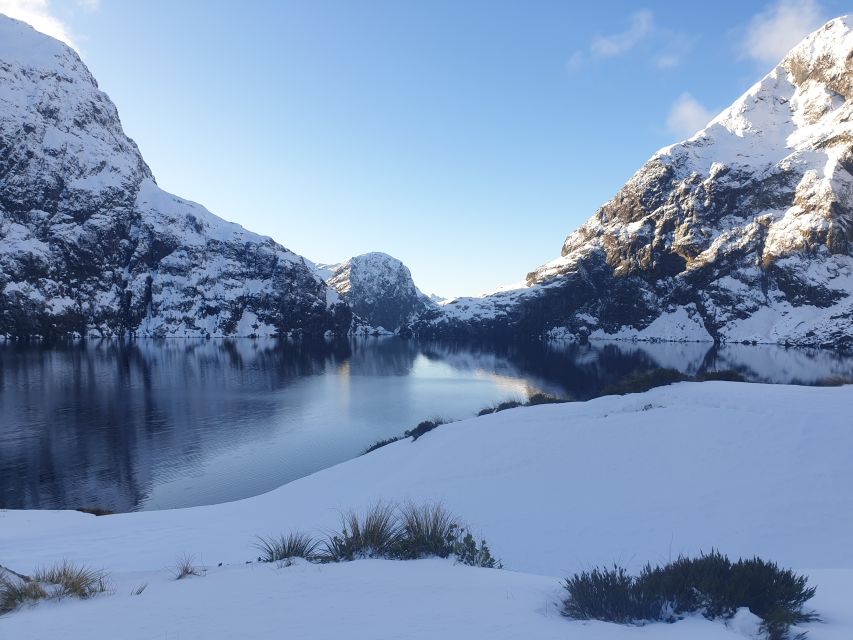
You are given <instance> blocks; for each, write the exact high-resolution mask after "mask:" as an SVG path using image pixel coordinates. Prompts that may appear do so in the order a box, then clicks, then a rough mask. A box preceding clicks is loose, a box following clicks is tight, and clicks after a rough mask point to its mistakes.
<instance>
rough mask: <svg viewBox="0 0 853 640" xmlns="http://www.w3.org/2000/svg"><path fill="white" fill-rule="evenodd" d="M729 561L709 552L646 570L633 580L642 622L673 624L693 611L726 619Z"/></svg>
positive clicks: (730, 566) (680, 558)
mask: <svg viewBox="0 0 853 640" xmlns="http://www.w3.org/2000/svg"><path fill="white" fill-rule="evenodd" d="M731 569H732V563H731V561H730V560H729V559H728V558H727V557H725V556H724V555H722V554H721V553H719V552H718V551H711V553H708V554H704V553H703V554H701V555H700V556H699V557H698V558H684V557H679V558H678V559H677V560H674V561H673V562H670V563H669V564H667V565H665V566H663V567H652V566H651V565H646V567H645V568H644V569H643V570H642V571H641V572H640V575H639V576H638V577H637V578H636V579H635V587H634V588H635V591H636V593H637V597H638V602H642V603H643V605H644V607H643V610H642V611H640V612H638V613H642V614H643V619H648V620H661V619H664V620H673V619H675V618H676V617H678V616H681V615H683V614H685V613H690V612H693V611H702V612H703V613H705V615H706V617H708V618H718V617H721V616H730V615H733V614H734V610H729V608H728V607H727V605H726V603H725V602H724V600H725V598H723V597H721V596H722V594H725V592H726V590H727V588H728V587H727V585H728V583H729V581H730V579H731Z"/></svg>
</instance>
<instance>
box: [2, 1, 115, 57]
mask: <svg viewBox="0 0 853 640" xmlns="http://www.w3.org/2000/svg"><path fill="white" fill-rule="evenodd" d="M72 4H73V5H74V6H75V7H78V8H82V9H85V10H87V11H95V10H96V9H98V7H99V6H100V0H73V3H72ZM0 13H3V14H6V15H7V16H9V17H10V18H16V19H17V20H23V21H24V22H26V23H28V24H30V25H31V26H32V27H33V28H34V29H36V30H38V31H41V32H42V33H46V34H47V35H49V36H53V37H54V38H56V39H57V40H62V42H64V43H65V44H67V45H69V46H70V47H74V48H75V49H77V48H78V47H77V43H76V42H75V39H74V37H73V36H72V34H71V30H70V29H69V27H68V25H67V24H66V23H65V21H64V20H62V19H61V18H59V16H58V15H57V12H56V11H55V8H54V6H53V5H52V4H51V2H50V0H0Z"/></svg>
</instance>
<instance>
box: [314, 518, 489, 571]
mask: <svg viewBox="0 0 853 640" xmlns="http://www.w3.org/2000/svg"><path fill="white" fill-rule="evenodd" d="M322 545H323V550H322V551H321V552H320V553H318V554H316V555H315V556H314V559H316V560H319V561H321V562H345V561H350V560H357V559H361V558H389V559H395V560H414V559H418V558H430V557H437V558H449V557H455V558H456V560H457V561H458V562H460V563H462V564H467V565H471V566H476V567H489V568H494V567H498V568H500V566H501V564H500V562H499V561H498V560H497V559H495V558H494V557H493V556H492V554H491V550H490V549H489V547H488V545H487V544H486V541H485V540H480V542H479V544H478V543H477V542H476V540H475V539H474V536H473V535H472V534H471V532H470V531H469V530H468V529H467V528H465V527H463V526H462V525H461V524H460V523H459V520H458V518H457V517H456V516H454V515H453V514H452V513H450V512H449V511H447V509H445V508H444V506H443V505H441V504H439V503H431V504H422V505H418V504H414V503H406V504H405V505H403V506H402V507H400V506H396V505H393V504H384V503H381V502H379V503H377V504H376V505H374V506H372V507H370V508H368V509H367V510H366V511H365V512H364V513H362V514H359V513H357V512H355V511H348V512H347V513H345V514H343V515H342V516H341V528H340V531H338V532H336V533H333V534H331V535H330V536H329V537H328V538H327V539H326V540H325V541H324V542H323V543H322Z"/></svg>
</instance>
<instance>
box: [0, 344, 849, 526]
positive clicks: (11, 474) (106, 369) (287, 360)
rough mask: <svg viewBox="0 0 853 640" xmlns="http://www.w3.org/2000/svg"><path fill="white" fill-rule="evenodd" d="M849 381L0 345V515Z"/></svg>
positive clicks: (771, 362) (230, 348) (751, 351)
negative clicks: (526, 419) (626, 406)
mask: <svg viewBox="0 0 853 640" xmlns="http://www.w3.org/2000/svg"><path fill="white" fill-rule="evenodd" d="M657 367H671V368H675V369H679V370H681V371H683V372H685V373H689V374H695V373H698V372H703V371H715V370H729V369H735V370H738V371H739V372H741V373H742V374H743V375H744V376H745V377H746V378H747V379H749V380H753V381H762V382H786V383H790V382H794V383H803V384H814V383H817V382H819V381H821V380H825V379H827V378H833V377H848V378H850V377H853V358H851V357H849V356H847V357H845V356H842V355H840V354H836V353H833V352H828V351H819V350H815V351H808V350H797V349H785V348H781V347H769V346H760V345H759V346H745V345H723V346H714V345H711V344H698V343H688V344H632V343H614V342H609V343H594V344H592V345H583V346H582V345H575V344H562V343H550V344H541V343H536V344H525V345H520V344H512V345H471V344H467V345H457V344H444V343H420V342H417V341H411V340H403V339H398V338H385V339H364V340H358V341H351V342H343V343H338V344H327V343H321V344H315V345H305V344H303V345H297V344H293V343H288V342H285V341H276V340H249V339H243V340H199V341H193V340H173V341H164V342H158V341H136V342H132V343H122V342H118V341H104V342H89V343H87V344H69V345H61V346H57V345H52V346H48V345H19V344H0V508H76V507H83V506H85V507H94V506H97V507H102V508H107V509H110V510H114V511H132V510H137V509H165V508H172V507H183V506H190V505H199V504H211V503H216V502H223V501H226V500H235V499H239V498H243V497H247V496H251V495H256V494H259V493H262V492H264V491H268V490H270V489H273V488H275V487H278V486H280V485H282V484H284V483H285V482H288V481H290V480H294V479H296V478H299V477H301V476H304V475H306V474H309V473H311V472H313V471H316V470H318V469H322V468H324V467H328V466H330V465H333V464H335V463H337V462H341V461H343V460H346V459H348V458H351V457H353V456H356V455H358V454H359V453H360V452H361V451H362V450H363V449H364V448H365V447H366V446H368V445H369V444H371V443H372V442H375V441H376V440H379V439H382V438H387V437H388V436H391V435H398V434H400V433H401V432H402V431H403V430H405V429H406V428H409V427H411V426H413V425H414V424H416V423H417V422H419V421H421V420H424V419H428V418H431V417H434V416H442V417H444V418H448V419H456V418H464V417H468V416H471V415H473V414H474V413H476V411H477V410H478V409H480V408H482V407H485V406H489V405H492V404H494V403H496V402H498V401H501V400H506V399H510V398H516V399H525V398H527V397H528V396H529V395H530V394H532V393H536V392H540V391H541V392H545V393H549V394H552V395H558V396H561V397H566V398H572V399H579V400H580V399H587V398H590V397H594V396H595V395H597V394H600V392H601V390H602V388H604V387H605V386H606V385H608V384H612V383H614V382H617V381H619V380H621V379H623V378H625V377H626V376H628V375H631V374H633V373H637V372H642V371H646V370H650V369H654V368H657Z"/></svg>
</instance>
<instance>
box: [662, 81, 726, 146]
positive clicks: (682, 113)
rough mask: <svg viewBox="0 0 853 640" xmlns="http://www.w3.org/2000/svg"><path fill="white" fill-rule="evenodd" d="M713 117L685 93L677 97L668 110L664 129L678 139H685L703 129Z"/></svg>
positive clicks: (711, 113)
mask: <svg viewBox="0 0 853 640" xmlns="http://www.w3.org/2000/svg"><path fill="white" fill-rule="evenodd" d="M713 117H714V114H713V112H711V111H710V110H709V109H707V108H705V107H704V106H703V105H702V104H701V103H700V102H699V101H698V100H696V98H694V97H693V96H692V95H690V94H689V93H687V92H685V93H682V94H681V95H680V96H678V98H676V100H675V102H673V103H672V106H671V107H670V108H669V114H668V115H667V117H666V128H667V130H668V131H669V132H670V133H672V134H675V135H676V136H678V137H679V138H687V137H689V136H692V135H693V134H694V133H696V132H697V131H699V130H700V129H702V128H704V127H705V125H706V124H708V123H709V122H710V121H711V120H712V119H713Z"/></svg>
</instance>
